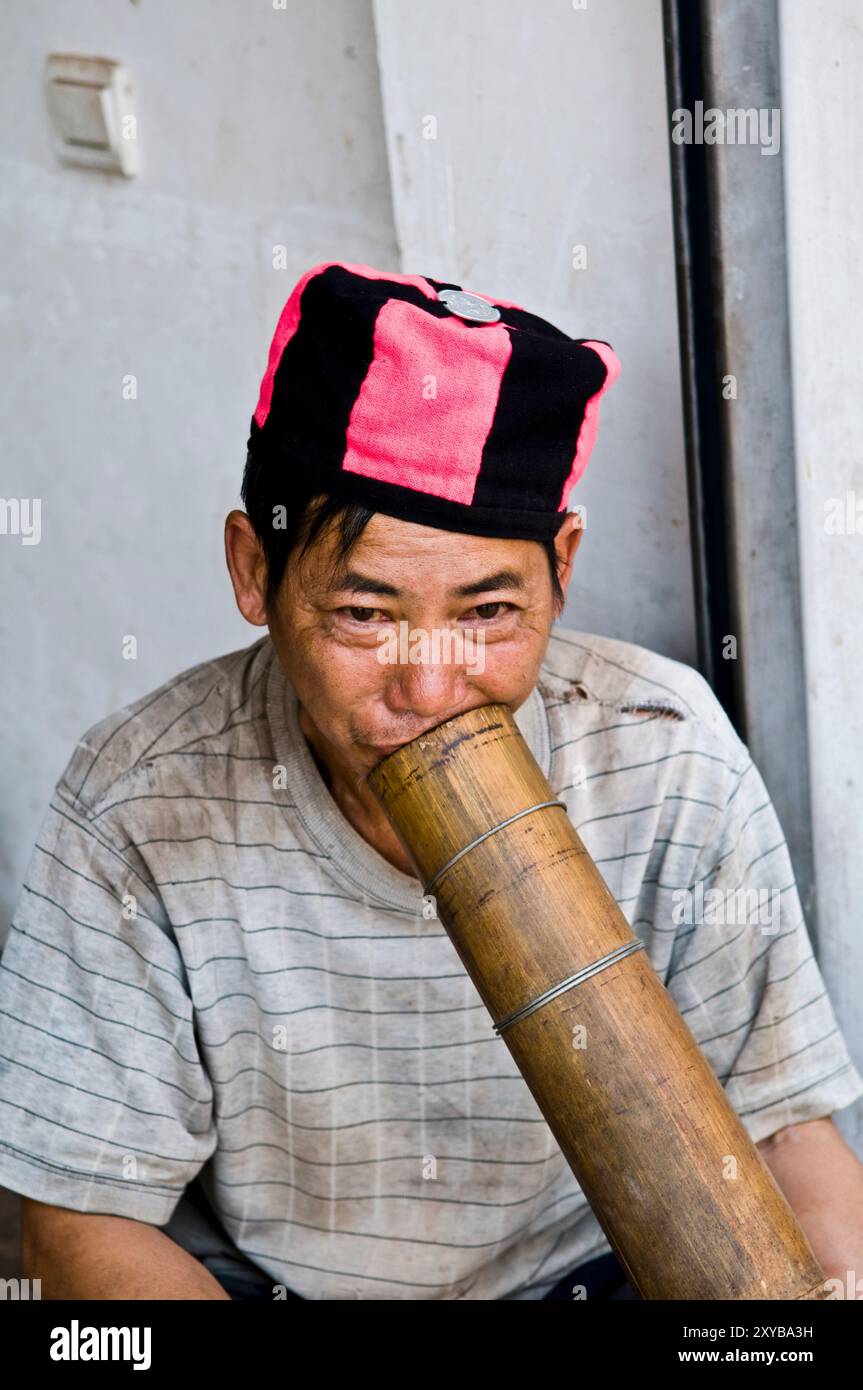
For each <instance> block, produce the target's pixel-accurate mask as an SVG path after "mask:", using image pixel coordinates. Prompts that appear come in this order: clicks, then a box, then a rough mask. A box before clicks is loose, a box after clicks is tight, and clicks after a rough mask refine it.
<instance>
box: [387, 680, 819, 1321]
mask: <svg viewBox="0 0 863 1390" xmlns="http://www.w3.org/2000/svg"><path fill="white" fill-rule="evenodd" d="M368 782H369V785H370V787H371V789H372V791H373V793H374V794H375V796H376V797H377V799H378V800H379V801H380V803H381V805H382V806H383V808H384V810H385V812H386V814H387V816H388V818H389V819H390V821H391V823H392V825H393V827H394V828H395V830H396V832H397V834H398V835H399V838H400V839H401V841H402V843H403V844H404V846H405V848H406V850H407V852H408V854H409V855H410V858H411V860H412V862H413V863H414V865H415V867H416V872H417V875H418V877H419V878H420V881H421V882H422V883H423V884H424V885H425V891H426V893H428V894H431V895H433V896H434V898H435V900H436V911H437V915H438V917H439V919H440V921H441V922H442V923H443V925H444V927H445V928H446V931H447V933H448V935H449V936H450V939H451V940H452V943H453V945H454V947H455V949H456V951H457V952H458V955H459V957H460V958H461V961H462V964H463V965H464V967H465V970H466V971H467V973H468V975H469V976H470V978H471V980H472V981H473V983H474V985H475V987H476V989H477V991H478V993H479V995H480V996H481V998H482V1000H483V1003H484V1004H485V1006H486V1008H487V1009H488V1011H489V1013H490V1015H491V1018H492V1020H493V1024H494V1027H495V1030H496V1031H497V1032H498V1034H499V1035H500V1036H501V1037H502V1038H503V1040H504V1042H505V1043H506V1045H507V1047H508V1048H509V1050H510V1052H511V1053H512V1056H513V1058H514V1059H515V1062H516V1065H517V1066H518V1068H519V1071H520V1072H521V1074H522V1076H523V1077H524V1080H525V1081H526V1083H527V1085H528V1087H529V1089H530V1091H531V1093H532V1094H533V1096H534V1099H535V1100H536V1102H537V1105H538V1106H539V1108H540V1110H541V1111H542V1114H543V1115H544V1117H545V1119H546V1121H547V1123H548V1125H549V1128H550V1129H551V1131H552V1133H553V1134H554V1137H555V1139H556V1140H557V1143H558V1144H559V1146H560V1148H561V1151H562V1152H563V1155H564V1157H565V1158H566V1159H567V1161H568V1163H569V1165H570V1167H571V1168H572V1171H573V1173H574V1174H575V1177H576V1179H577V1181H578V1183H579V1185H580V1187H581V1188H582V1190H583V1192H584V1194H585V1196H586V1197H587V1200H588V1201H589V1203H590V1205H591V1207H592V1209H593V1211H594V1214H595V1215H596V1218H597V1220H598V1221H599V1223H600V1225H601V1226H602V1228H603V1230H604V1232H605V1234H606V1236H607V1237H608V1240H609V1242H610V1244H611V1246H612V1248H613V1249H614V1251H615V1252H616V1254H617V1256H618V1259H619V1260H620V1263H621V1265H622V1266H623V1268H624V1270H625V1271H626V1274H627V1276H628V1278H629V1281H630V1283H631V1285H632V1287H633V1288H634V1289H635V1290H636V1292H637V1293H638V1294H639V1295H640V1296H641V1297H642V1298H644V1299H734V1300H737V1299H740V1300H743V1299H820V1298H826V1297H827V1292H826V1290H825V1289H824V1287H823V1286H824V1282H825V1275H824V1272H823V1270H822V1269H821V1267H820V1266H819V1264H818V1261H817V1260H816V1258H815V1255H814V1253H813V1251H812V1249H811V1246H810V1245H809V1243H808V1241H807V1239H806V1237H805V1235H804V1233H803V1231H802V1230H801V1229H800V1226H799V1225H798V1223H797V1220H796V1218H795V1216H794V1213H793V1212H792V1210H791V1208H790V1207H789V1205H788V1203H787V1201H786V1200H785V1198H784V1196H783V1194H782V1192H781V1191H780V1189H779V1187H778V1186H777V1184H776V1182H775V1180H774V1178H773V1175H772V1174H771V1172H770V1170H769V1168H768V1167H767V1165H766V1163H765V1162H764V1160H763V1159H762V1157H761V1155H760V1153H759V1152H758V1150H757V1148H756V1147H755V1144H754V1143H753V1141H752V1140H751V1138H750V1137H749V1134H748V1133H747V1131H746V1129H745V1127H744V1125H743V1122H742V1121H741V1119H740V1118H739V1116H738V1115H737V1114H736V1112H735V1110H734V1109H733V1107H732V1106H731V1104H730V1102H729V1100H728V1098H727V1096H726V1094H725V1092H724V1090H723V1089H722V1086H721V1085H720V1082H719V1080H718V1078H717V1077H716V1075H715V1073H714V1072H713V1070H712V1069H711V1067H710V1065H709V1063H708V1061H707V1059H706V1058H705V1056H704V1054H703V1053H702V1052H701V1050H700V1048H699V1046H698V1044H697V1043H696V1041H695V1039H694V1038H693V1036H692V1034H691V1033H690V1031H689V1029H688V1027H687V1026H686V1023H685V1022H684V1020H683V1018H682V1017H681V1015H680V1013H679V1011H678V1009H677V1007H676V1005H675V1004H674V1001H673V1000H672V998H671V995H670V994H669V993H668V991H667V990H666V988H665V986H664V985H663V984H662V981H661V980H660V978H659V976H658V975H657V973H656V971H655V970H654V968H653V966H652V964H651V962H650V960H649V958H648V956H647V953H646V951H645V950H644V948H643V944H642V943H641V942H640V940H639V938H638V937H637V936H635V934H634V933H633V931H632V929H631V927H630V926H629V923H628V922H627V921H626V918H625V917H624V916H623V913H622V912H621V911H620V908H619V907H618V905H617V902H616V901H615V899H614V897H613V896H612V894H611V892H610V891H609V889H608V887H607V885H606V883H605V881H604V879H603V878H602V876H601V874H600V872H599V870H598V869H597V867H596V865H595V864H594V862H593V860H592V859H591V857H590V855H589V854H588V853H587V850H586V849H585V847H584V845H583V844H582V842H581V840H580V838H579V836H578V834H577V833H576V831H575V828H574V826H573V825H572V822H571V821H570V819H569V816H568V815H567V812H566V809H565V807H564V806H563V804H562V803H561V802H560V801H559V800H558V799H557V798H556V797H555V794H554V792H553V790H552V788H551V787H550V785H549V783H548V781H547V780H546V778H545V776H544V775H543V772H542V770H541V768H540V767H539V765H538V764H537V762H536V760H535V758H534V757H533V754H532V753H531V750H530V748H529V746H528V745H527V743H526V742H525V740H524V738H523V737H522V734H521V731H520V729H519V728H518V725H517V724H516V722H515V719H514V718H513V715H512V712H511V710H510V709H509V707H508V706H506V705H502V704H489V705H484V706H482V707H481V708H478V709H473V710H470V711H469V712H468V713H466V714H463V715H459V716H457V717H456V718H454V719H449V720H447V721H446V722H445V723H443V724H440V725H438V726H437V728H435V729H431V730H428V731H426V733H424V734H422V735H421V736H420V737H419V738H416V739H414V740H413V741H412V742H410V743H407V744H405V745H404V746H403V747H402V748H399V749H397V750H396V752H394V753H390V754H389V755H388V756H387V757H385V758H384V759H383V760H382V761H381V762H380V763H378V765H377V766H376V767H375V768H374V769H373V770H372V772H371V773H370V774H369V778H368ZM574 976H575V977H576V978H575V979H573V977H574ZM558 987H559V988H558ZM579 1025H580V1026H581V1027H580V1028H579ZM582 1030H583V1031H582ZM576 1039H579V1040H580V1041H584V1042H585V1045H584V1046H580V1045H577V1042H576Z"/></svg>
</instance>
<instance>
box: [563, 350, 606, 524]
mask: <svg viewBox="0 0 863 1390" xmlns="http://www.w3.org/2000/svg"><path fill="white" fill-rule="evenodd" d="M582 347H586V348H591V349H592V350H593V351H594V352H595V353H596V354H597V356H598V357H601V358H602V360H603V362H604V363H605V366H606V369H607V370H606V376H605V381H604V382H603V383H602V385H601V386H600V388H599V390H598V391H597V392H596V393H595V394H594V395H592V396H591V398H590V400H589V401H588V402H587V406H586V408H585V412H584V419H583V420H582V422H581V429H580V430H579V432H578V440H577V443H576V446H575V457H574V459H573V461H572V468H571V470H570V474H569V477H568V478H567V480H566V482H565V483H564V485H563V491H562V492H561V495H560V499H561V500H560V508H559V510H563V509H564V508H565V507H566V501H567V498H568V496H569V493H570V491H571V489H572V488H573V487H574V486H575V484H576V483H577V482H578V480H579V478H580V477H581V475H582V473H583V472H584V470H585V468H586V467H587V461H588V459H589V458H590V455H591V454H592V452H593V446H594V444H595V443H596V435H597V432H598V430H599V402H600V399H601V397H602V396H603V395H604V394H605V392H606V391H607V390H608V388H609V386H613V385H614V383H615V381H617V378H618V377H619V376H620V360H619V358H618V357H617V354H616V353H615V352H614V349H613V348H610V347H609V345H608V343H596V342H593V341H588V340H587V339H585V341H584V342H583V343H582Z"/></svg>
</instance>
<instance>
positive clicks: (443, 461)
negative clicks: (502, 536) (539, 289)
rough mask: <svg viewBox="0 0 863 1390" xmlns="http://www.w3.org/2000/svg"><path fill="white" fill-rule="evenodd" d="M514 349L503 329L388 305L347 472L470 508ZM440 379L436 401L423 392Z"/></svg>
mask: <svg viewBox="0 0 863 1390" xmlns="http://www.w3.org/2000/svg"><path fill="white" fill-rule="evenodd" d="M511 351H512V344H511V342H510V337H509V333H508V331H507V329H506V328H505V327H504V326H503V324H499V323H498V324H488V325H483V326H482V327H478V326H476V325H474V326H471V325H470V324H468V323H465V322H464V321H463V320H462V319H460V318H458V317H457V316H456V315H447V316H446V317H445V318H436V317H434V316H433V315H431V314H427V313H425V311H424V310H422V309H419V308H417V307H416V306H415V305H413V304H408V303H406V302H405V301H404V300H398V299H393V300H390V301H389V303H387V304H385V305H384V306H383V308H382V309H381V310H380V313H379V314H378V317H377V322H376V324H375V343H374V360H373V361H372V364H371V366H370V367H369V370H368V372H367V373H366V378H365V381H364V382H363V385H362V388H361V390H360V392H359V395H358V396H357V399H356V401H355V402H354V408H353V410H352V411H351V418H350V422H349V424H348V431H347V445H348V447H347V452H346V453H345V458H344V464H343V467H344V468H345V469H346V470H347V471H348V472H351V473H361V474H363V475H364V476H365V477H367V478H377V479H379V480H380V481H381V482H387V483H395V484H397V485H398V486H400V487H409V488H413V489H414V490H415V491H417V492H426V493H429V494H430V495H431V496H433V497H445V498H448V499H449V500H450V501H451V502H463V503H470V502H471V501H472V499H473V494H474V488H475V486H476V479H477V475H478V473H479V470H480V465H481V463H482V452H483V448H484V446H485V441H486V439H487V437H488V432H489V430H490V429H491V425H492V421H493V419H494V412H495V409H496V407H497V400H498V395H499V392H500V383H501V378H502V377H503V373H504V369H505V367H506V365H507V363H508V361H509V358H510V353H511ZM430 376H433V377H434V378H436V387H437V395H436V397H435V398H433V399H428V400H427V399H426V398H425V396H424V388H425V387H426V386H427V381H428V378H429V377H430Z"/></svg>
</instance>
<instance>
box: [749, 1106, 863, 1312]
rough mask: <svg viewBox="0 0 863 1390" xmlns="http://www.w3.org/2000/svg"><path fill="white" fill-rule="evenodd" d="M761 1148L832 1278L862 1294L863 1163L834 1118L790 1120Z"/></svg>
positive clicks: (852, 1292) (854, 1294)
mask: <svg viewBox="0 0 863 1390" xmlns="http://www.w3.org/2000/svg"><path fill="white" fill-rule="evenodd" d="M757 1148H758V1149H759V1150H760V1152H761V1156H762V1158H763V1159H764V1161H765V1162H766V1164H767V1166H768V1168H769V1169H770V1171H771V1173H772V1174H773V1176H774V1178H775V1179H776V1181H777V1183H778V1184H779V1186H780V1188H781V1189H782V1192H783V1194H784V1196H785V1199H786V1201H787V1202H788V1205H789V1206H790V1207H791V1209H792V1210H793V1212H794V1215H795V1216H796V1217H797V1220H798V1221H799V1223H800V1225H801V1227H802V1229H803V1233H804V1235H805V1236H806V1238H807V1240H808V1241H809V1244H810V1245H811V1246H812V1249H813V1251H814V1253H815V1255H816V1257H817V1258H818V1260H819V1261H820V1263H821V1267H822V1269H823V1270H824V1273H825V1274H826V1275H827V1278H828V1279H839V1280H840V1281H841V1284H842V1288H843V1290H844V1291H845V1292H844V1295H843V1296H844V1297H845V1298H856V1299H860V1300H863V1164H861V1163H860V1160H859V1159H858V1158H857V1157H856V1155H855V1154H854V1153H853V1151H852V1150H851V1149H850V1148H849V1147H848V1145H847V1144H846V1143H845V1140H844V1139H843V1138H842V1135H841V1134H840V1133H839V1130H838V1129H837V1128H836V1126H835V1124H834V1123H833V1120H832V1118H831V1117H830V1116H824V1117H822V1118H819V1119H817V1120H806V1121H805V1122H804V1123H802V1124H796V1125H788V1126H787V1127H786V1128H785V1129H780V1130H777V1132H776V1133H775V1134H771V1135H770V1136H769V1138H767V1139H761V1140H759V1142H758V1144H757Z"/></svg>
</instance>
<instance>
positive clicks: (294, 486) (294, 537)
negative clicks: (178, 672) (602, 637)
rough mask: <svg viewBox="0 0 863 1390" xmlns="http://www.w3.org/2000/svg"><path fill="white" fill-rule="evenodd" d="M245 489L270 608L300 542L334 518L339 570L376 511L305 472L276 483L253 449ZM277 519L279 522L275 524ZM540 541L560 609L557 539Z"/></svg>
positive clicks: (306, 543) (309, 541) (308, 542)
mask: <svg viewBox="0 0 863 1390" xmlns="http://www.w3.org/2000/svg"><path fill="white" fill-rule="evenodd" d="M240 495H241V497H242V499H243V506H244V508H245V510H246V513H247V515H248V517H249V520H250V521H251V523H252V526H253V528H254V531H255V535H256V536H257V538H258V540H259V542H260V544H261V549H262V550H263V552H264V558H265V560H266V562H267V583H266V591H265V595H264V604H265V607H266V608H267V611H269V610H270V609H271V608H272V607H273V605H274V604H275V600H276V596H277V594H278V592H279V589H280V588H281V584H282V580H283V578H284V575H285V570H286V568H287V564H288V560H289V558H290V556H291V555H292V554H293V552H294V551H295V550H296V549H297V548H298V547H299V551H300V557H302V556H303V555H305V553H306V551H307V550H308V549H309V548H310V546H312V545H313V544H314V542H315V540H316V539H317V537H318V536H319V535H320V534H321V532H322V531H323V530H324V529H325V528H326V527H327V525H328V524H329V523H330V522H333V523H334V524H335V525H336V526H337V528H338V533H337V535H336V537H335V545H334V551H333V556H332V572H333V574H335V572H336V570H337V568H338V567H339V566H340V565H342V564H344V563H345V561H346V560H347V559H348V556H349V555H350V553H351V551H352V550H353V548H354V546H355V545H356V543H357V541H358V540H359V538H360V536H361V535H362V533H363V531H364V530H365V529H366V527H367V526H368V524H369V522H370V521H371V519H372V517H373V516H374V515H375V512H374V510H370V509H369V508H368V507H363V506H361V505H360V504H359V503H358V502H351V501H347V500H345V499H343V498H340V497H335V496H333V495H332V494H331V493H327V492H322V491H321V489H320V488H319V487H316V486H314V485H313V484H309V483H308V482H305V481H304V480H303V479H301V478H295V479H294V480H293V481H288V482H285V480H284V477H282V478H281V479H280V480H279V482H278V484H276V483H275V482H274V481H273V480H272V468H271V467H269V466H268V465H267V464H265V463H262V462H261V461H260V460H259V459H257V458H255V457H254V456H253V454H252V453H251V452H248V453H247V456H246V467H245V470H244V472H243V485H242V488H241V491H240ZM277 520H278V523H279V524H276V522H277ZM537 544H538V545H541V546H542V548H543V550H544V551H545V553H546V556H547V558H548V566H549V571H550V574H551V590H552V597H553V601H554V605H555V611H556V612H559V610H560V609H562V608H563V604H564V594H563V589H562V588H561V584H560V578H559V576H558V572H557V555H556V552H555V548H554V539H553V538H549V539H548V540H545V541H538V542H537Z"/></svg>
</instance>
